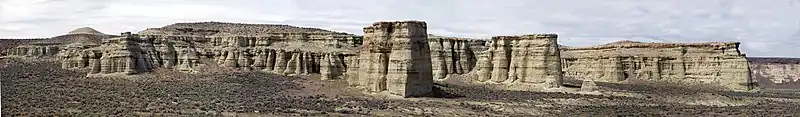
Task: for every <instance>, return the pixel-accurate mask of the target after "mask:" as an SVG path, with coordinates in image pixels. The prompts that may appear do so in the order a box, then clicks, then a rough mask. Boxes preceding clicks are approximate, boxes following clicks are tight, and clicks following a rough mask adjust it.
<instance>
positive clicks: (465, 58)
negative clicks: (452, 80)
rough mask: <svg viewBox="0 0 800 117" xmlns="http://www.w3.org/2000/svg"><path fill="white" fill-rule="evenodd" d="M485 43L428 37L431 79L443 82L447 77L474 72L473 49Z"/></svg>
mask: <svg viewBox="0 0 800 117" xmlns="http://www.w3.org/2000/svg"><path fill="white" fill-rule="evenodd" d="M485 42H486V41H484V40H477V39H464V38H454V37H442V36H433V35H429V37H428V43H429V45H430V50H431V62H432V64H433V65H432V66H433V68H432V69H433V78H434V79H435V80H440V81H441V80H444V79H446V78H447V76H448V75H459V74H466V73H469V72H471V71H473V70H474V68H475V63H476V61H477V57H476V56H475V51H474V50H475V49H476V48H480V46H483V44H484V43H485Z"/></svg>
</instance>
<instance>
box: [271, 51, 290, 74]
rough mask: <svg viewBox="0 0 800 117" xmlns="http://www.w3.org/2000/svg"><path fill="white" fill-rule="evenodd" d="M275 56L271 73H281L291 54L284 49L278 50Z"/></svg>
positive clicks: (284, 69)
mask: <svg viewBox="0 0 800 117" xmlns="http://www.w3.org/2000/svg"><path fill="white" fill-rule="evenodd" d="M276 53H277V54H276V56H275V68H274V69H273V71H272V72H273V73H283V72H284V71H286V65H287V62H288V61H289V59H290V57H291V54H290V53H287V52H286V51H285V50H278V51H277V52H276Z"/></svg>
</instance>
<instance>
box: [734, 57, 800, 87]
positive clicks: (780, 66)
mask: <svg viewBox="0 0 800 117" xmlns="http://www.w3.org/2000/svg"><path fill="white" fill-rule="evenodd" d="M747 59H748V60H750V71H751V77H752V80H753V82H757V84H758V85H759V86H760V87H763V88H770V89H800V58H758V57H752V58H747Z"/></svg>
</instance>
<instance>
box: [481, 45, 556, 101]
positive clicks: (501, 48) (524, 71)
mask: <svg viewBox="0 0 800 117" xmlns="http://www.w3.org/2000/svg"><path fill="white" fill-rule="evenodd" d="M556 38H558V36H557V35H555V34H533V35H522V36H496V37H492V40H491V41H490V42H488V43H487V46H489V49H488V50H486V51H483V52H480V53H478V56H479V57H478V61H477V65H476V66H477V71H476V74H477V78H476V79H475V81H474V82H479V83H490V84H498V83H499V84H504V85H507V86H508V87H507V89H510V90H525V91H531V90H541V88H555V87H559V86H560V85H561V82H562V78H563V74H562V72H561V71H562V70H561V62H559V61H560V60H561V57H560V56H561V55H560V54H559V52H560V51H559V48H558V44H557V43H556V42H557V40H556ZM539 84H543V85H544V86H539V87H535V86H533V85H539Z"/></svg>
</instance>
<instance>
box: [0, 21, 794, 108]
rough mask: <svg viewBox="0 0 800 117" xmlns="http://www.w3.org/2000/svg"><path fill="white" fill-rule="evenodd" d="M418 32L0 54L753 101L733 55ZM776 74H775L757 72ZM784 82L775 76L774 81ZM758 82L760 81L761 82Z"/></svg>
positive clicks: (214, 27) (731, 47) (208, 31)
mask: <svg viewBox="0 0 800 117" xmlns="http://www.w3.org/2000/svg"><path fill="white" fill-rule="evenodd" d="M426 31H427V29H426V23H425V22H421V21H397V22H376V23H374V24H372V25H371V26H368V27H365V28H364V33H365V35H364V37H361V36H357V35H353V34H347V33H340V32H333V31H327V30H322V29H317V28H302V27H294V26H289V25H275V24H240V23H220V22H200V23H177V24H173V25H168V26H164V27H161V28H151V29H147V30H144V31H141V32H139V34H131V33H123V34H121V35H119V36H118V35H107V34H104V33H101V32H99V31H97V30H94V29H91V28H87V27H85V28H79V29H76V30H73V31H70V32H69V33H68V34H66V35H62V36H57V37H53V38H49V39H41V40H35V41H32V42H30V43H26V44H24V45H20V46H15V47H13V48H10V47H0V48H1V49H3V51H4V52H3V53H2V54H3V55H4V56H18V57H32V58H54V59H58V60H60V61H62V66H61V67H62V68H65V69H74V70H88V71H89V74H88V75H87V76H120V75H121V76H124V75H132V74H137V73H142V72H148V71H151V70H153V69H172V70H176V71H180V72H185V73H204V70H205V69H206V66H209V65H212V66H213V67H214V68H217V67H221V68H224V69H225V70H244V71H262V72H270V73H275V74H282V75H287V76H304V75H310V74H319V75H320V77H321V78H320V79H322V80H346V81H347V83H348V85H349V86H351V87H357V88H362V89H365V91H366V92H369V93H388V94H392V95H399V96H403V97H412V96H421V95H425V94H428V93H431V92H432V90H433V82H434V81H442V82H447V80H448V79H449V78H451V77H456V78H463V79H456V80H459V81H466V82H469V83H472V84H474V85H490V86H498V87H496V88H499V89H505V90H521V91H536V90H542V89H546V88H557V87H560V86H561V85H562V82H563V79H564V78H571V79H576V80H583V81H587V83H586V84H587V86H586V88H588V89H587V90H596V89H595V88H592V87H590V86H594V85H591V84H593V83H594V81H599V82H625V81H626V80H627V79H645V80H671V81H682V82H693V83H716V84H720V85H723V86H726V87H728V88H730V89H733V90H747V89H752V87H754V86H755V85H754V84H755V82H756V81H755V80H753V79H751V78H750V77H749V73H750V72H749V70H748V69H749V66H748V61H747V59H745V56H744V54H742V53H741V52H739V50H738V46H739V43H721V42H720V43H690V44H667V43H641V42H631V41H622V42H617V43H611V44H606V45H600V46H593V47H560V46H559V45H558V44H557V43H556V42H557V38H558V36H557V35H555V34H532V35H521V36H495V37H492V38H491V39H489V40H481V39H467V38H455V37H440V36H433V35H428V34H427V32H426ZM795 65H797V64H773V63H764V64H757V65H754V66H752V67H753V69H754V70H753V71H755V72H754V74H756V75H758V76H765V77H769V78H766V79H768V80H769V81H770V82H784V81H786V82H796V81H797V78H794V76H792V75H791V74H788V75H783V74H785V73H783V72H791V73H794V71H793V70H794V69H793V68H794V66H795ZM766 69H780V70H766ZM782 73H783V74H782ZM759 81H761V80H759Z"/></svg>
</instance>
